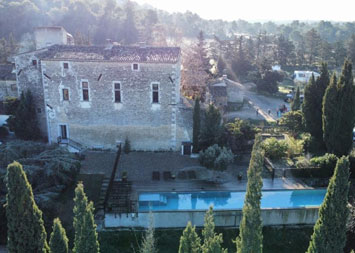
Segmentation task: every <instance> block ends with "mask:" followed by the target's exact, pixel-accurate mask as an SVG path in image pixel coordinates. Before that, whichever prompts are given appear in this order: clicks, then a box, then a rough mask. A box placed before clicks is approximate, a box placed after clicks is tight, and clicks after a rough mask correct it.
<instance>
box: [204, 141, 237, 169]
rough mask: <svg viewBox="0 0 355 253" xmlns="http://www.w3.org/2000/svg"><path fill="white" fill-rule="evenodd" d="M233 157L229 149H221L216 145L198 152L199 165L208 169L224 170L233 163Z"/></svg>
mask: <svg viewBox="0 0 355 253" xmlns="http://www.w3.org/2000/svg"><path fill="white" fill-rule="evenodd" d="M233 159H234V156H233V153H232V151H230V149H227V148H225V147H223V148H221V147H220V146H218V145H217V144H215V145H213V146H210V147H209V148H207V149H206V150H205V151H200V158H199V160H200V163H201V165H203V166H206V167H207V168H209V169H216V170H225V169H227V166H228V164H230V163H231V162H233Z"/></svg>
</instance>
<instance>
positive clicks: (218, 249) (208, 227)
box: [202, 206, 227, 253]
mask: <svg viewBox="0 0 355 253" xmlns="http://www.w3.org/2000/svg"><path fill="white" fill-rule="evenodd" d="M214 228H215V224H214V220H213V208H212V206H210V208H209V209H208V211H207V212H206V215H205V223H204V228H203V230H202V236H203V245H202V253H227V249H223V248H222V246H221V244H222V243H223V236H222V234H218V235H217V234H216V233H215V232H214Z"/></svg>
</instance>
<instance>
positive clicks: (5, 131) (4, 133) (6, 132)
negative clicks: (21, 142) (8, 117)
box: [0, 126, 9, 139]
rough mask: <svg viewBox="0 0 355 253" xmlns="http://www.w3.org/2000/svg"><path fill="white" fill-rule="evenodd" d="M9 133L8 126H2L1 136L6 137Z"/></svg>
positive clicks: (0, 127)
mask: <svg viewBox="0 0 355 253" xmlns="http://www.w3.org/2000/svg"><path fill="white" fill-rule="evenodd" d="M8 135H9V130H8V129H7V127H6V126H0V138H1V139H3V138H6V137H7V136H8Z"/></svg>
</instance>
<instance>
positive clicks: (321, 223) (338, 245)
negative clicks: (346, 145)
mask: <svg viewBox="0 0 355 253" xmlns="http://www.w3.org/2000/svg"><path fill="white" fill-rule="evenodd" d="M348 192H349V160H348V158H347V157H345V156H343V157H341V158H340V159H339V160H338V162H337V165H336V167H335V170H334V175H333V176H332V178H331V179H330V181H329V185H328V189H327V194H326V195H325V198H324V201H323V203H322V205H321V207H320V208H319V218H318V220H317V222H316V224H315V226H314V231H313V235H312V237H311V241H310V244H309V247H308V250H307V253H319V252H343V248H344V246H345V242H346V221H347V217H348V214H349V210H348V208H347V204H348Z"/></svg>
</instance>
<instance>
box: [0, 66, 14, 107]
mask: <svg viewBox="0 0 355 253" xmlns="http://www.w3.org/2000/svg"><path fill="white" fill-rule="evenodd" d="M17 96H18V94H17V85H16V75H15V73H14V72H13V66H12V64H0V102H2V101H4V100H5V98H6V97H17Z"/></svg>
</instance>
